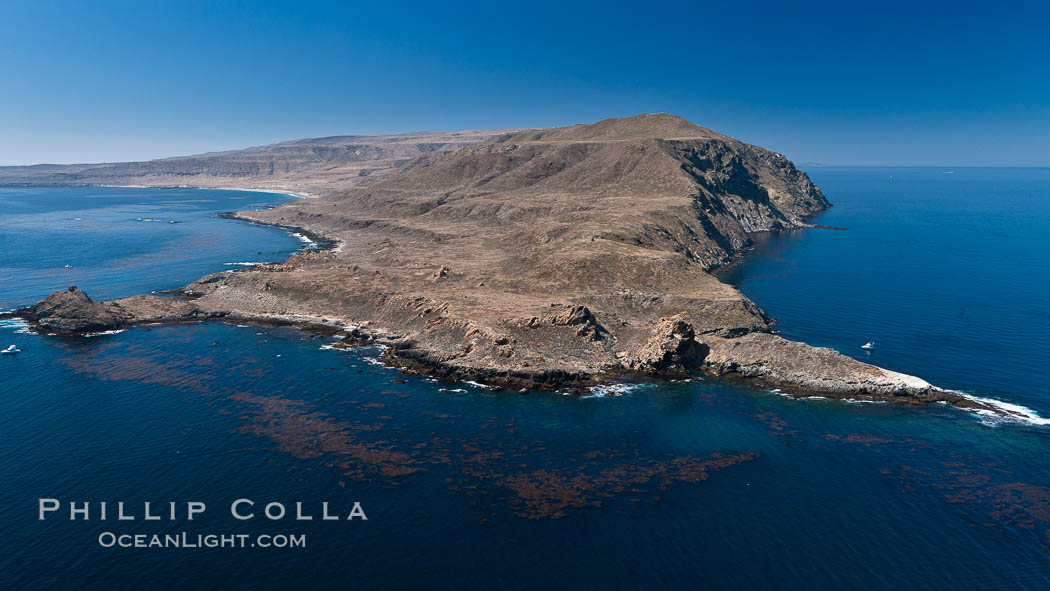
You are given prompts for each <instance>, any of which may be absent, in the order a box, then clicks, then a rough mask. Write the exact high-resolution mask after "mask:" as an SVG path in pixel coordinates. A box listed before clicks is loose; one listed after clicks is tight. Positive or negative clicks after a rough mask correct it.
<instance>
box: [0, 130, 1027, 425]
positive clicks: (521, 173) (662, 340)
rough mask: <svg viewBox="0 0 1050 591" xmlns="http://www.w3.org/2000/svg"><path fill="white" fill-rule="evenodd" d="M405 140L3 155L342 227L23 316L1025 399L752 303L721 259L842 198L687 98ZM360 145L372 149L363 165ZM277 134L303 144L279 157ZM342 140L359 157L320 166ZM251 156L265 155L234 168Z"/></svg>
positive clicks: (826, 389)
mask: <svg viewBox="0 0 1050 591" xmlns="http://www.w3.org/2000/svg"><path fill="white" fill-rule="evenodd" d="M397 137H398V136H380V138H381V139H379V140H375V142H376V143H375V145H385V146H387V149H388V152H387V153H383V152H382V151H381V149H378V148H377V149H376V151H372V152H369V148H368V147H367V146H368V145H369V144H368V140H367V138H365V139H361V138H358V139H356V140H355V142H356V143H355V144H350V145H351V146H356V148H352V149H349V150H347V149H342V148H339V147H338V146H336V147H333V146H331V145H329V146H328V148H326V149H328V152H325V153H324V154H320V155H319V154H318V153H314V156H313V160H311V159H310V158H305V160H304V156H303V154H304V153H309V149H305V152H304V149H300V148H301V146H302V145H303V142H304V141H300V142H298V143H297V142H292V143H289V144H287V145H282V144H278V145H277V146H279V147H280V146H284V147H283V148H280V149H276V150H275V149H274V148H273V147H267V148H255V149H252V150H253V151H250V152H248V151H246V152H244V153H236V154H234V153H222V154H218V155H204V156H205V157H209V158H212V160H210V161H209V160H208V158H204V157H198V158H197V159H196V160H194V162H196V164H194V165H193V166H190V167H189V168H179V166H184V165H185V163H184V162H182V161H181V160H180V159H170V160H172V161H174V162H175V164H172V163H171V162H169V163H168V164H164V163H165V162H168V161H164V160H162V161H153V162H152V163H137V164H136V163H131V164H125V165H107V166H108V167H109V168H106V167H105V166H94V167H93V166H90V165H80V167H79V168H76V169H70V170H66V171H62V170H53V169H47V170H37V171H35V173H34V174H36V176H33V177H31V178H30V177H26V176H25V174H26V173H25V172H24V171H23V172H22V173H19V172H18V171H8V172H7V173H5V172H4V171H2V170H0V181H4V179H6V181H4V182H10V181H11V179H14V178H19V177H17V175H18V174H22V175H23V176H22V177H20V178H25V179H28V180H25V181H24V182H28V183H39V184H47V183H52V184H54V183H72V184H78V183H79V184H91V183H100V182H109V183H115V184H139V185H159V184H168V185H170V184H174V183H172V179H176V178H177V179H180V180H181V181H182V182H180V183H178V184H184V185H192V186H250V187H256V188H280V189H283V190H298V191H302V192H309V193H312V194H315V195H320V197H318V198H316V199H299V200H292V201H289V202H286V203H283V204H281V205H279V206H277V207H274V208H272V209H268V210H263V211H242V212H237V213H236V214H233V215H234V216H235V217H237V218H239V219H243V220H247V221H251V222H255V223H261V224H272V225H278V226H282V227H286V228H290V229H295V230H296V231H299V232H304V233H306V234H307V235H310V236H314V237H317V238H319V239H323V240H324V241H326V242H327V243H328V244H330V248H327V249H324V250H320V251H316V252H303V253H300V254H297V255H295V256H293V257H291V258H290V259H289V260H287V261H284V262H281V263H276V264H260V265H255V266H252V267H249V268H244V269H238V270H234V271H225V272H220V273H214V274H211V275H208V276H205V277H203V278H201V279H200V280H198V281H196V282H194V283H192V284H190V285H188V286H186V287H184V288H183V289H181V290H179V291H178V292H176V293H175V294H174V295H175V296H177V297H167V296H164V297H162V296H156V295H140V296H135V297H131V298H125V299H120V300H115V301H109V302H96V301H93V300H92V299H91V298H90V297H89V296H88V294H86V293H84V292H83V291H81V290H79V289H77V288H75V287H71V288H69V289H68V290H62V291H58V292H55V293H54V294H52V295H50V296H49V297H48V298H47V299H45V300H44V301H42V302H40V303H39V304H37V305H35V306H31V307H28V308H25V309H22V310H19V311H16V312H15V314H16V315H19V316H21V317H23V318H26V319H27V320H29V321H30V322H32V323H34V324H35V325H36V326H37V327H38V328H39V329H40V330H44V331H47V332H55V333H81V332H88V331H102V330H110V329H115V328H124V327H128V326H132V325H135V324H139V323H144V322H159V321H185V320H198V319H206V318H229V319H236V320H245V319H250V320H257V321H266V322H282V323H295V324H301V325H305V326H312V327H320V328H323V329H324V330H328V331H330V332H332V333H334V334H336V335H338V336H339V337H340V338H341V342H343V343H345V345H346V346H353V345H355V344H360V343H379V344H383V345H386V346H387V347H388V349H387V352H386V356H385V358H386V361H387V362H388V363H390V364H392V365H395V366H398V367H401V368H404V369H405V370H406V371H412V372H419V373H425V374H428V375H432V376H436V377H440V378H446V379H455V380H471V381H475V382H480V383H484V384H487V385H491V386H493V387H501V388H508V389H513V390H515V391H521V392H526V391H529V390H565V391H579V390H582V389H583V388H586V387H588V386H592V385H595V384H602V383H607V382H611V381H614V380H619V379H623V378H624V377H625V376H642V377H657V378H659V377H665V378H666V377H674V378H683V377H688V376H693V375H697V374H705V375H709V376H714V377H719V378H724V379H736V378H740V379H746V380H748V381H751V382H754V383H756V384H758V385H760V386H762V387H765V388H775V389H777V390H778V391H781V392H783V393H785V394H788V395H794V396H814V395H819V396H824V397H837V398H847V399H855V400H865V401H876V400H878V401H890V402H894V403H902V404H916V403H929V402H944V403H950V404H953V405H956V406H959V407H964V408H970V409H977V410H981V411H987V412H995V413H997V414H1004V413H1009V411H1008V410H1004V409H1002V408H1000V407H998V406H994V405H991V404H988V403H985V402H982V401H981V400H978V399H974V398H972V397H968V396H966V395H963V394H961V393H958V392H954V391H950V390H945V389H941V388H938V387H935V386H933V385H931V384H929V383H927V382H926V381H924V380H922V379H920V378H917V377H914V376H909V375H905V374H901V373H898V372H893V371H889V370H887V369H882V368H879V367H876V366H873V365H870V364H866V363H863V362H861V361H858V360H855V359H853V358H851V357H848V356H846V355H843V354H841V353H839V352H837V351H834V350H832V349H827V348H819V347H812V346H809V345H807V344H805V343H800V342H795V341H790V340H787V339H784V338H782V337H781V336H779V335H778V334H777V331H776V329H775V326H774V322H773V320H772V319H771V318H770V317H769V316H768V315H767V314H766V313H765V312H763V311H762V310H761V309H760V308H759V307H758V306H757V305H756V304H755V303H754V302H752V301H750V300H749V299H748V298H747V297H746V296H744V295H743V294H742V293H741V292H740V291H738V290H737V289H735V288H734V287H732V286H730V285H727V284H725V283H723V282H721V281H720V280H719V279H718V278H716V277H715V276H714V275H713V274H712V272H713V271H715V270H717V269H719V268H723V267H725V266H726V265H729V264H732V263H733V262H735V261H737V260H738V259H739V257H740V256H741V253H742V252H743V251H744V250H746V249H747V248H748V247H749V246H750V245H751V244H752V240H751V236H752V235H753V234H754V233H756V232H766V231H776V230H784V229H794V228H806V227H811V223H810V222H809V221H808V220H809V219H811V218H812V216H814V215H816V214H818V213H820V212H821V211H823V210H825V209H826V208H828V207H830V206H831V204H830V203H829V202H828V200H827V199H826V198H825V197H824V195H823V194H822V192H821V190H820V189H819V188H818V187H817V186H816V185H815V184H814V183H813V182H812V181H811V180H810V179H809V177H808V176H807V175H806V174H805V173H804V172H802V171H800V170H798V169H797V168H796V167H795V166H794V164H792V162H791V161H789V160H788V159H787V158H785V157H784V156H783V155H781V154H778V153H775V152H771V151H769V150H766V149H763V148H760V147H757V146H753V145H749V144H747V143H744V142H742V141H739V140H736V139H733V138H731V137H728V136H725V135H722V134H720V133H716V132H714V131H711V130H709V129H707V128H704V127H701V126H699V125H695V124H693V123H691V122H689V121H686V120H685V119H682V118H681V117H678V116H675V115H670V114H641V115H636V116H634V117H627V118H620V119H606V120H604V121H600V122H598V123H594V124H581V125H573V126H570V127H562V128H550V129H528V130H511V131H507V132H495V131H486V132H460V134H459V135H457V134H441V135H440V136H438V137H430V136H426V135H425V134H415V135H413V136H411V137H412V139H406V138H402V140H401V141H398V140H397V139H396V138H397ZM391 138H394V139H391ZM427 139H432V140H434V141H430V142H427V141H425V140H427ZM331 143H332V142H331V141H329V144H331ZM306 145H310V144H306ZM391 145H396V146H398V148H397V149H398V150H399V151H398V152H396V154H394V155H390V154H392V153H393V152H391V151H390V148H389V146H391ZM294 146H299V147H300V148H296V149H292V148H293V147H294ZM362 146H364V147H362ZM315 147H316V146H315ZM354 149H356V150H358V154H357V155H356V156H358V157H359V158H358V159H357V160H354V159H353V158H349V160H347V157H346V154H349V153H351V152H353V150H354ZM282 150H284V151H285V152H289V153H291V154H293V156H294V158H298V160H296V161H295V162H292V163H289V162H288V161H282V160H281V156H280V155H281V154H282ZM362 151H363V153H364V155H363V156H362V153H361V152H362ZM384 154H385V155H384ZM397 155H401V156H403V157H400V158H399V157H397ZM334 156H338V157H341V158H343V160H341V161H340V162H341V163H340V164H339V166H341V167H342V169H343V170H344V171H345V174H333V173H332V172H331V171H332V170H334V169H337V168H339V167H338V166H335V165H333V166H321V165H317V166H315V161H316V160H317V158H322V159H323V158H332V157H334ZM370 156H373V157H372V158H371V159H369V158H370ZM244 158H248V160H249V161H252V162H255V163H256V164H255V165H253V166H232V167H231V166H230V165H229V164H228V163H229V162H230V161H234V162H243V159H244ZM260 158H263V160H265V161H266V162H269V166H266V165H265V162H264V165H259V164H258V162H259V159H260ZM216 159H218V160H216ZM223 159H224V160H223ZM238 159H240V160H238ZM209 162H210V163H211V164H209ZM215 162H222V163H223V164H221V165H215V164H214V163H215ZM275 162H277V163H278V164H276V165H275V164H274V163H275ZM281 162H284V164H283V165H282V164H280V163H281ZM296 162H297V163H298V164H296ZM304 162H305V164H304ZM362 162H364V163H365V164H362ZM367 162H372V163H373V165H372V166H368V165H367ZM176 164H177V166H176ZM165 166H167V168H165ZM209 166H212V167H213V168H208V167H209ZM180 170H181V171H182V172H180ZM366 170H368V171H371V172H369V173H367V174H365V173H363V172H362V171H366ZM311 171H312V172H311ZM320 171H329V172H326V173H323V174H322V172H320ZM350 171H357V172H350ZM5 174H7V176H6V177H5ZM12 175H14V176H12ZM107 175H108V176H107ZM325 175H327V176H325Z"/></svg>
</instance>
